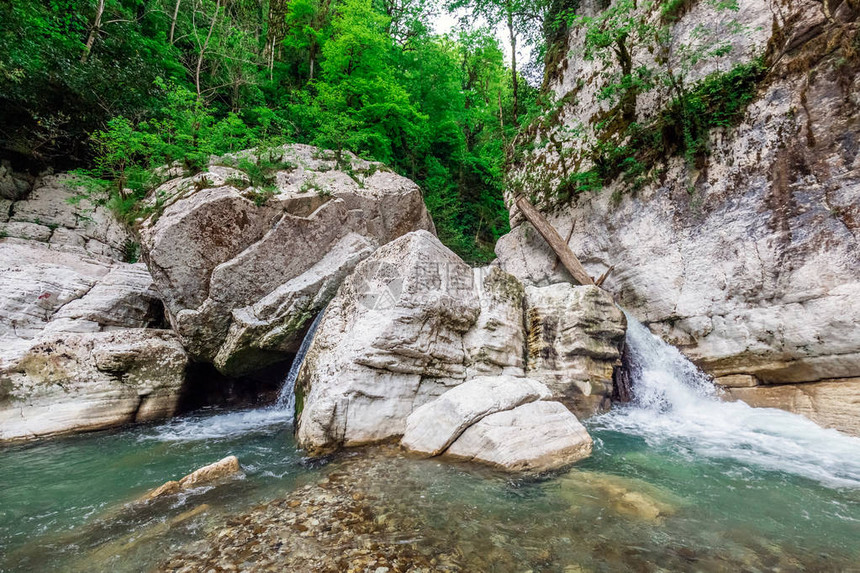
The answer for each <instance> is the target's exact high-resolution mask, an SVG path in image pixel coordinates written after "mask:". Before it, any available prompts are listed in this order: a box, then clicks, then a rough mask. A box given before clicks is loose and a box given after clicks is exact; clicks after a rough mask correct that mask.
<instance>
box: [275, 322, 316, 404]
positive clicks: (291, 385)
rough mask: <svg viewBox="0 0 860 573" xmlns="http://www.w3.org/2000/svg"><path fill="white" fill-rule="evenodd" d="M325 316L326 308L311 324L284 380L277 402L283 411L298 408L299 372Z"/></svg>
mask: <svg viewBox="0 0 860 573" xmlns="http://www.w3.org/2000/svg"><path fill="white" fill-rule="evenodd" d="M324 314H325V308H323V309H322V310H321V311H319V313H317V316H316V318H314V320H313V322H311V326H310V328H309V329H308V332H307V334H305V337H304V339H302V344H301V346H299V351H298V352H297V353H296V357H295V358H294V359H293V364H292V365H291V366H290V371H289V372H288V373H287V377H286V379H284V385H283V386H281V392H280V394H279V395H278V401H277V402H276V405H277V407H278V408H280V409H282V410H286V411H288V412H290V413H292V412H293V410H295V408H296V380H297V379H298V377H299V370H301V368H302V364H304V361H305V355H306V354H307V353H308V349H309V348H310V347H311V343H312V342H313V341H314V335H315V334H316V332H317V327H318V326H319V325H320V322H321V321H322V317H323V315H324Z"/></svg>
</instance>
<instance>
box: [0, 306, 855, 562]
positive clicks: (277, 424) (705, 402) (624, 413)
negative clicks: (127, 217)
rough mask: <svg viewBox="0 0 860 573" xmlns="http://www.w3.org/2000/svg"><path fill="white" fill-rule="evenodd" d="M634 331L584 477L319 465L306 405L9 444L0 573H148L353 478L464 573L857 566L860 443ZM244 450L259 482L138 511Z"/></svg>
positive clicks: (409, 463) (395, 462) (420, 465)
mask: <svg viewBox="0 0 860 573" xmlns="http://www.w3.org/2000/svg"><path fill="white" fill-rule="evenodd" d="M629 322H630V326H629V329H628V345H629V348H630V351H631V358H632V362H633V365H634V373H633V374H634V376H633V378H634V402H633V403H631V404H630V405H627V406H624V407H622V408H618V409H616V410H614V411H613V412H611V413H610V414H607V415H604V416H598V417H595V418H593V419H592V420H590V421H588V422H587V425H588V427H589V430H590V432H591V433H592V436H593V437H594V438H595V449H594V454H593V455H592V457H591V458H589V459H587V460H584V461H583V462H581V463H580V464H578V465H577V466H576V467H574V468H572V469H570V470H568V471H564V472H560V473H556V474H553V475H549V476H544V477H542V478H540V479H534V478H532V479H512V478H510V477H509V476H505V475H501V474H498V473H496V472H491V471H487V470H483V469H480V468H477V467H474V466H471V465H468V464H454V463H447V462H443V461H440V460H412V459H405V458H401V457H396V456H395V457H391V456H388V457H386V456H374V454H373V451H362V452H358V453H351V454H347V455H343V456H340V457H338V458H335V459H333V460H332V461H330V463H327V464H321V463H318V462H314V463H311V462H309V461H308V460H305V459H304V458H303V457H302V454H301V452H299V451H297V450H296V447H295V444H294V442H293V439H292V431H291V427H290V425H291V421H292V410H291V408H289V407H285V406H280V407H277V406H276V407H272V408H266V409H261V410H253V411H246V412H232V413H222V412H218V411H207V412H200V413H197V414H195V415H192V416H186V417H183V418H179V419H176V420H173V421H171V422H169V423H165V424H160V425H150V426H140V427H135V428H130V429H126V430H120V431H116V432H102V433H96V434H89V435H82V436H75V437H70V438H66V439H55V440H48V441H41V442H35V443H31V444H23V445H18V446H12V447H6V448H4V449H2V450H0V570H4V571H48V570H62V571H75V570H77V571H102V570H110V571H145V570H150V569H152V568H153V567H157V565H158V563H160V562H162V561H163V560H164V559H165V558H166V557H167V556H168V555H170V554H172V553H174V552H176V551H184V550H186V549H187V548H188V547H193V546H194V542H195V540H199V539H202V538H205V537H206V535H207V534H208V533H210V532H213V531H219V530H220V529H221V528H223V526H224V523H225V522H226V521H227V520H228V519H229V518H230V516H232V515H235V514H237V513H241V512H245V511H248V510H250V509H251V508H253V507H254V506H256V505H257V504H259V503H261V502H265V501H267V500H271V499H276V498H279V497H283V496H285V495H287V494H288V493H289V492H292V491H296V489H297V488H300V487H303V486H304V485H305V484H309V483H315V482H317V481H318V480H320V479H322V478H323V476H325V475H332V474H333V473H335V472H342V473H346V474H347V475H348V476H349V479H350V480H351V481H353V482H354V487H356V488H359V489H360V490H362V491H365V492H367V494H368V495H369V496H371V497H372V498H373V499H375V500H376V501H375V502H374V503H375V504H376V506H377V508H378V510H379V511H380V512H388V513H393V514H394V515H398V516H403V517H404V519H405V518H406V517H408V518H409V519H410V521H409V524H411V525H409V527H410V529H409V532H408V533H409V536H408V539H404V540H403V542H404V543H406V542H409V543H414V544H415V545H416V546H417V547H419V548H426V550H427V551H431V550H432V551H438V548H439V547H440V546H444V547H446V548H449V549H450V553H451V555H452V557H451V558H452V559H453V560H454V562H456V563H458V564H459V565H460V568H461V570H463V571H511V572H514V571H519V572H521V571H525V570H532V571H535V572H537V571H558V572H565V573H570V572H573V571H624V570H641V571H657V570H672V571H743V570H747V571H777V570H780V571H860V567H858V563H860V439H856V438H850V437H847V436H844V435H842V434H839V433H838V432H835V431H832V430H825V429H822V428H820V427H818V426H816V425H814V424H812V423H811V422H808V421H807V420H805V419H804V418H801V417H799V416H794V415H791V414H787V413H784V412H780V411H775V410H765V409H752V408H749V407H747V406H746V405H744V404H742V403H725V402H721V401H720V400H719V397H718V396H717V395H716V392H715V390H714V389H713V386H712V385H711V384H710V382H709V381H708V380H707V378H706V377H704V376H703V375H702V374H701V373H699V372H698V371H697V370H696V369H695V368H694V367H693V366H692V364H690V363H689V362H688V361H687V360H686V359H684V358H683V356H682V355H681V354H680V353H679V352H678V351H677V350H675V349H674V348H672V347H671V346H668V345H665V344H663V343H662V342H661V341H659V340H658V339H657V338H656V337H654V336H652V335H651V334H650V332H648V330H647V329H646V328H645V327H643V326H642V325H640V324H639V323H637V322H636V321H635V320H633V319H632V317H630V320H629ZM293 376H294V375H293ZM287 386H288V387H289V385H287ZM289 401H290V397H289V396H288V395H287V396H286V397H285V400H284V402H282V404H284V405H288V404H289ZM230 454H234V455H236V456H237V457H238V458H239V459H240V461H241V463H242V466H243V469H244V470H245V477H244V479H240V480H236V481H232V482H229V483H227V484H225V485H221V486H219V487H216V488H214V489H207V488H200V489H198V490H194V491H191V492H188V493H187V494H184V495H182V496H180V497H178V498H170V499H168V500H165V501H163V502H160V503H156V504H150V505H149V506H146V507H145V508H143V509H139V508H138V509H132V508H133V507H134V506H131V505H128V504H129V502H130V501H132V500H134V499H135V498H137V497H138V496H140V495H141V494H142V493H144V492H145V491H147V490H148V489H150V488H152V487H156V486H158V485H160V484H161V483H163V482H164V481H166V480H168V479H176V478H178V477H181V476H182V475H185V474H187V473H188V472H190V471H192V470H193V469H195V468H197V467H200V466H202V465H205V464H207V463H211V462H212V461H215V460H218V459H220V458H222V457H224V456H226V455H230ZM377 458H378V459H377ZM359 461H361V463H359ZM368 468H371V469H372V471H371V470H369V469H368ZM189 510H190V511H189ZM404 527H406V526H405V525H404Z"/></svg>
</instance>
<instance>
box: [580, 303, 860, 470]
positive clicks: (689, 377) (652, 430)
mask: <svg viewBox="0 0 860 573" xmlns="http://www.w3.org/2000/svg"><path fill="white" fill-rule="evenodd" d="M625 314H626V315H627V322H628V329H627V340H626V343H627V345H628V348H627V351H628V353H629V360H628V362H629V364H628V368H629V370H630V372H629V374H630V379H631V381H632V391H633V399H632V401H631V402H630V403H629V404H628V405H626V406H621V407H619V408H617V409H615V410H613V411H612V412H610V413H609V414H607V415H605V416H601V417H599V418H597V419H596V422H595V424H596V425H597V426H598V427H600V428H604V429H609V430H614V431H619V432H625V433H629V434H634V435H638V436H640V437H642V438H644V439H645V441H646V442H647V443H648V444H649V445H668V444H672V446H673V447H675V448H678V449H682V450H683V451H685V452H686V454H687V455H690V456H705V457H707V458H711V459H722V460H731V461H733V462H737V463H739V464H745V465H752V466H758V467H760V468H762V469H765V470H772V471H781V472H788V473H792V474H795V475H799V476H802V477H806V478H810V479H813V480H816V481H818V482H820V483H822V484H825V485H828V486H831V487H860V439H858V438H854V437H851V436H847V435H845V434H842V433H840V432H837V431H836V430H829V429H825V428H822V427H820V426H818V425H817V424H815V423H813V422H812V421H810V420H808V419H807V418H804V417H802V416H799V415H796V414H791V413H788V412H785V411H782V410H776V409H772V408H752V407H750V406H748V405H747V404H745V403H743V402H725V401H723V400H721V399H720V397H719V395H718V391H717V389H716V388H715V386H714V385H713V383H712V382H711V380H710V379H709V378H708V377H707V376H706V375H705V374H704V373H703V372H702V371H700V370H699V369H698V368H696V366H695V365H693V363H692V362H690V361H689V360H687V359H686V358H685V357H684V356H683V354H681V352H680V351H679V350H678V349H677V348H675V347H673V346H671V345H669V344H666V343H665V342H663V341H662V340H661V339H660V338H658V337H657V336H655V335H653V334H651V332H650V331H649V330H648V328H646V327H645V326H644V325H642V324H641V323H640V322H638V321H637V320H636V319H635V318H633V317H632V316H630V314H629V313H627V312H625Z"/></svg>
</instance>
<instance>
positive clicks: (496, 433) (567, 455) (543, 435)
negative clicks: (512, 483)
mask: <svg viewBox="0 0 860 573" xmlns="http://www.w3.org/2000/svg"><path fill="white" fill-rule="evenodd" d="M591 445H592V441H591V436H589V435H588V432H587V431H586V430H585V428H584V427H583V426H582V424H580V423H579V420H577V419H576V416H574V415H573V414H572V413H571V412H570V410H568V409H567V408H565V406H564V405H563V404H561V403H559V402H544V401H538V402H530V403H527V404H523V405H521V406H518V407H516V408H514V409H512V410H506V411H502V412H497V413H495V414H490V415H489V416H486V417H484V418H482V419H481V420H479V421H478V422H476V423H475V424H473V425H472V426H470V427H469V428H468V429H467V430H465V431H464V432H463V433H462V434H461V435H460V437H459V438H457V439H456V441H454V443H453V444H451V446H450V447H449V448H448V449H447V450H446V451H445V456H448V457H451V458H455V459H463V460H472V461H476V462H481V463H486V464H490V465H493V466H496V467H499V468H502V469H505V470H509V471H532V472H543V471H549V470H554V469H558V468H561V467H564V466H567V465H570V464H572V463H574V462H576V461H579V460H581V459H583V458H586V457H588V456H589V455H591Z"/></svg>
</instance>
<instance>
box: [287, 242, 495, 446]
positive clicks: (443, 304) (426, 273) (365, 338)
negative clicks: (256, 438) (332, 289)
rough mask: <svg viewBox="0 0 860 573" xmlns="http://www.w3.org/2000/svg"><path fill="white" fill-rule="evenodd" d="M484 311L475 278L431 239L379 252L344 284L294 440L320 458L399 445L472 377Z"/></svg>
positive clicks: (323, 328) (315, 349) (301, 384)
mask: <svg viewBox="0 0 860 573" xmlns="http://www.w3.org/2000/svg"><path fill="white" fill-rule="evenodd" d="M479 312H480V304H479V301H478V297H477V295H476V294H475V291H474V288H473V285H472V269H470V268H469V267H468V266H467V265H466V264H465V263H464V262H463V261H462V260H460V258H459V257H457V256H456V255H455V254H454V253H452V252H451V251H450V250H448V249H447V248H446V247H445V246H443V245H442V243H440V242H439V240H438V239H437V238H436V237H434V236H433V235H431V234H430V233H429V232H427V231H416V232H413V233H409V234H408V235H405V236H403V237H401V238H399V239H397V240H395V241H393V242H391V243H389V244H387V245H385V246H384V247H381V248H380V249H378V250H377V251H376V252H375V253H374V254H373V255H372V256H371V257H369V258H368V259H366V260H364V261H363V262H361V263H360V264H359V265H358V266H357V267H356V270H355V272H354V273H353V274H352V275H351V276H350V277H349V278H347V279H346V281H344V283H343V285H341V287H340V289H339V290H338V293H337V295H336V296H335V298H334V299H333V300H332V301H331V303H330V304H329V306H328V308H327V309H326V313H325V316H324V318H323V319H322V321H321V323H320V325H319V327H318V329H317V332H316V336H315V337H314V341H313V344H312V345H311V347H310V349H309V351H308V354H307V356H306V357H305V361H304V364H303V366H302V369H301V371H300V374H299V381H298V388H297V394H298V395H299V401H300V404H299V408H300V409H301V408H302V406H303V409H301V411H300V413H299V419H298V426H297V438H298V441H299V444H300V445H301V446H302V447H303V448H306V449H307V450H309V451H311V452H314V453H320V452H324V451H328V450H331V449H335V448H337V447H340V446H352V445H360V444H365V443H370V442H376V441H380V440H384V439H387V438H391V437H394V436H399V435H402V434H403V432H404V429H405V425H406V418H407V417H408V416H409V414H410V413H411V412H412V411H413V410H414V409H415V408H417V407H419V406H421V405H423V404H424V403H426V402H428V401H430V400H431V399H433V398H435V397H437V396H439V395H441V394H442V393H443V392H445V391H446V390H447V389H449V388H450V387H453V386H455V385H457V384H459V383H460V382H462V381H463V380H464V378H465V376H466V354H465V351H464V348H463V340H462V339H463V335H464V334H465V333H466V332H467V331H468V330H469V329H470V328H471V327H472V326H473V325H474V324H475V322H476V320H477V318H478V314H479Z"/></svg>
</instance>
